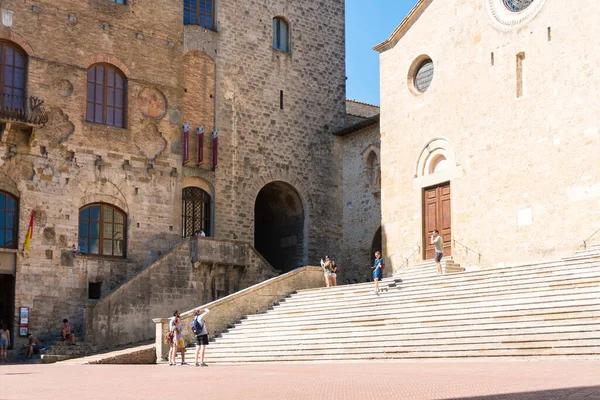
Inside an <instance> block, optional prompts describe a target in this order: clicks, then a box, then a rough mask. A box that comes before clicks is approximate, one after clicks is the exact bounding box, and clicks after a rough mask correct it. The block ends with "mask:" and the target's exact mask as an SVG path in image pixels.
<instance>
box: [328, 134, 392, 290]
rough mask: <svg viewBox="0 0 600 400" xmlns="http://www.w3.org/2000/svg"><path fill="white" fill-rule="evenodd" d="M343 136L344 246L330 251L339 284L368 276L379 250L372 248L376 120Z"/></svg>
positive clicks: (377, 223) (376, 228)
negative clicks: (334, 252) (333, 251)
mask: <svg viewBox="0 0 600 400" xmlns="http://www.w3.org/2000/svg"><path fill="white" fill-rule="evenodd" d="M343 140H344V198H343V201H344V247H343V252H342V254H339V255H338V254H334V255H333V257H334V259H335V260H336V261H337V262H338V264H339V267H340V272H339V273H338V284H341V283H353V282H364V281H365V280H368V279H370V272H371V269H370V266H371V264H372V263H373V258H374V251H376V250H381V249H380V248H377V249H373V246H374V245H375V246H376V247H378V246H377V243H379V242H380V237H381V231H380V228H381V204H380V181H379V179H380V173H381V171H380V166H379V165H380V164H379V159H380V158H379V157H380V155H379V152H380V151H379V146H380V141H379V124H374V125H371V126H369V127H366V128H364V129H361V130H358V131H356V132H353V133H350V134H347V135H344V136H343ZM378 235H379V239H378V238H377V236H378ZM384 256H385V254H384ZM386 272H387V271H386Z"/></svg>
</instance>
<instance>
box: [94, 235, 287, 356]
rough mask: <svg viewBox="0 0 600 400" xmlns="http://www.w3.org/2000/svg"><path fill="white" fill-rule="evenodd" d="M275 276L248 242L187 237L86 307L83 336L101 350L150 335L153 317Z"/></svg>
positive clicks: (209, 299) (133, 341)
mask: <svg viewBox="0 0 600 400" xmlns="http://www.w3.org/2000/svg"><path fill="white" fill-rule="evenodd" d="M275 275H277V271H275V270H273V268H272V267H271V266H270V265H268V264H267V263H264V262H263V261H262V259H260V257H258V258H257V257H256V251H255V250H254V249H253V248H252V246H250V245H249V244H247V243H243V242H236V241H231V240H219V239H210V238H190V239H186V240H184V241H183V242H182V243H181V244H179V245H177V246H176V247H175V248H174V249H172V250H170V251H169V252H168V253H166V254H165V255H163V256H162V257H161V258H159V259H158V260H157V261H156V262H154V263H153V264H151V265H150V266H148V267H147V268H145V269H143V270H142V271H141V272H140V273H138V274H137V275H135V276H134V277H133V278H131V279H130V280H128V281H127V282H125V283H124V284H123V285H121V286H120V287H119V288H117V289H116V290H115V291H113V292H111V293H110V294H109V295H108V296H106V297H104V298H103V299H101V300H100V301H99V302H98V303H96V304H95V305H93V306H89V307H88V309H87V315H86V339H87V340H88V341H89V342H90V343H92V344H93V345H94V346H97V347H98V348H100V349H103V348H111V347H115V346H120V345H125V344H130V343H136V342H141V341H144V340H149V339H153V338H154V325H153V323H152V317H153V316H156V315H172V313H173V311H174V310H187V309H190V308H191V307H193V306H194V305H195V304H203V303H207V302H210V301H213V300H215V299H218V298H221V297H224V296H227V295H229V294H231V293H235V292H237V291H239V290H241V289H244V288H246V287H249V286H252V285H254V284H256V283H258V282H261V281H263V280H265V279H269V278H271V277H273V276H275Z"/></svg>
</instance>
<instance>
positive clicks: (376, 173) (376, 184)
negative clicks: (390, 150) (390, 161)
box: [367, 151, 381, 191]
mask: <svg viewBox="0 0 600 400" xmlns="http://www.w3.org/2000/svg"><path fill="white" fill-rule="evenodd" d="M367 174H368V177H369V183H370V184H371V185H372V188H373V189H374V190H375V191H377V190H379V188H380V186H381V167H380V164H379V159H378V158H377V154H375V152H374V151H371V152H370V153H369V155H368V156H367Z"/></svg>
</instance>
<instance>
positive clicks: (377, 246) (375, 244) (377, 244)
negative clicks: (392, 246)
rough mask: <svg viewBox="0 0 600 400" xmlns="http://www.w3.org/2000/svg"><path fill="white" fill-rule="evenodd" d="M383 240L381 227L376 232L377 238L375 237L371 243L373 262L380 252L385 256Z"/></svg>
mask: <svg viewBox="0 0 600 400" xmlns="http://www.w3.org/2000/svg"><path fill="white" fill-rule="evenodd" d="M382 245H383V243H382V240H381V227H379V229H377V232H375V236H373V241H372V242H371V260H373V259H374V258H375V252H376V251H380V252H381V253H382V254H383V248H382Z"/></svg>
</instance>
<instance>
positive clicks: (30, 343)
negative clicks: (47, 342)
mask: <svg viewBox="0 0 600 400" xmlns="http://www.w3.org/2000/svg"><path fill="white" fill-rule="evenodd" d="M41 348H42V343H40V341H39V340H38V338H36V337H35V336H33V335H32V334H31V332H28V333H27V344H26V345H25V357H26V358H31V357H32V356H33V355H34V354H38V353H39V352H40V349H41Z"/></svg>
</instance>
